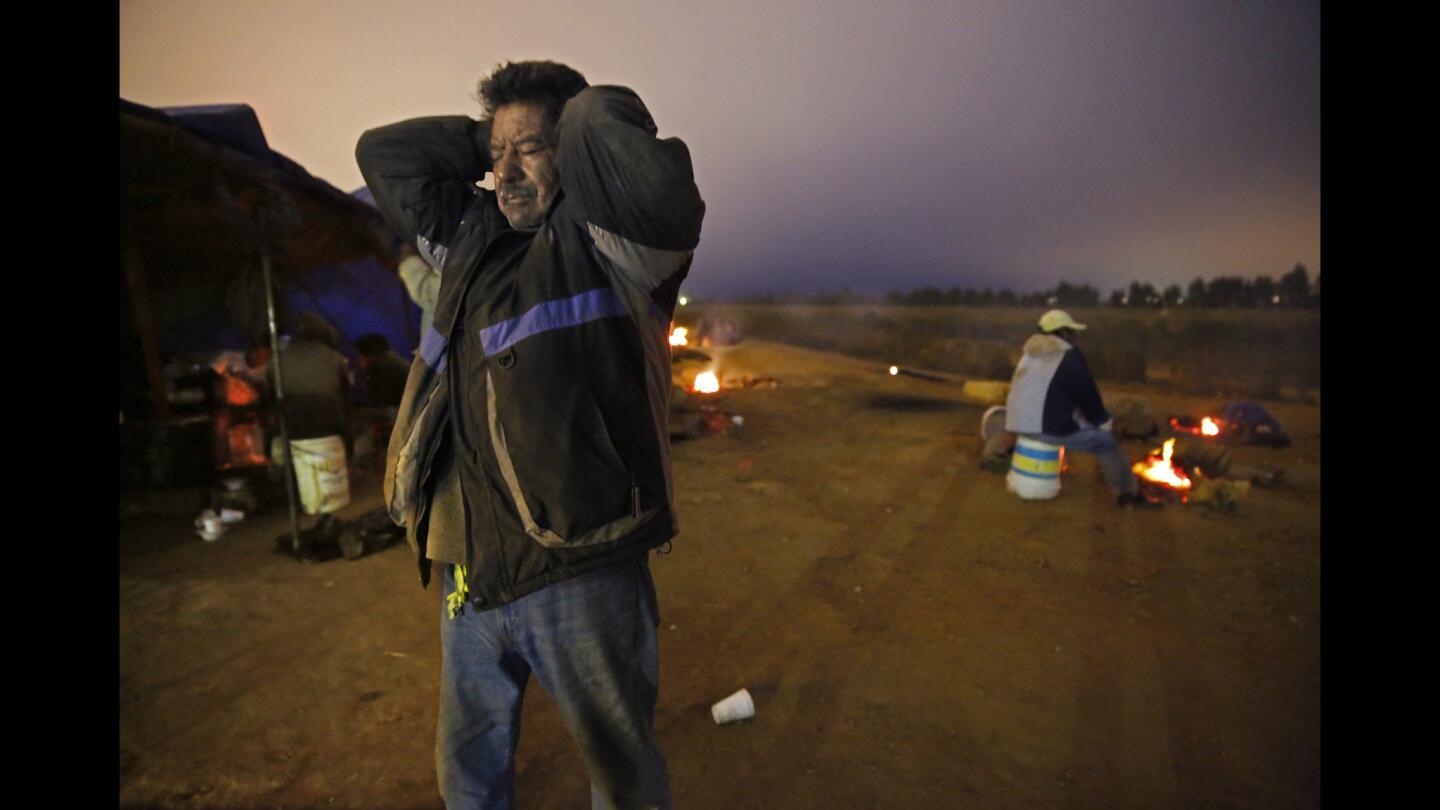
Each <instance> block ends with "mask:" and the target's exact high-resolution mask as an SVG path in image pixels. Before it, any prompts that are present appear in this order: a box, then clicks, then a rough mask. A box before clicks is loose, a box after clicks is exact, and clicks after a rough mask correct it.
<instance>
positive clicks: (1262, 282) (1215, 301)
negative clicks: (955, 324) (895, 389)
mask: <svg viewBox="0 0 1440 810" xmlns="http://www.w3.org/2000/svg"><path fill="white" fill-rule="evenodd" d="M821 297H824V298H830V297H831V296H821ZM845 297H846V296H845V295H844V294H840V295H838V296H834V298H840V299H843V298H845ZM885 301H886V303H890V304H902V305H906V306H980V307H990V306H995V307H1044V306H1050V307H1075V308H1077V309H1078V308H1084V307H1098V306H1100V291H1099V290H1097V289H1095V288H1094V287H1092V286H1090V285H1089V284H1079V285H1075V284H1071V283H1069V282H1066V281H1062V282H1060V283H1059V284H1058V285H1057V286H1055V287H1053V288H1051V289H1048V290H1040V291H1037V292H1030V293H1015V292H1013V291H1011V290H992V289H990V288H988V287H987V288H984V289H980V290H975V289H970V288H966V287H951V288H950V289H948V290H941V289H939V288H938V287H921V288H920V289H918V290H912V291H910V292H908V293H902V292H892V293H890V294H889V295H887V296H885ZM840 302H841V301H834V300H831V301H824V302H823V303H840ZM815 303H822V302H821V301H818V300H816V301H815ZM1106 303H1107V304H1109V305H1110V306H1112V307H1130V308H1146V307H1149V308H1156V309H1159V308H1164V307H1189V308H1197V309H1221V308H1231V309H1266V308H1271V309H1273V308H1283V309H1312V308H1317V307H1319V306H1320V276H1319V275H1318V274H1317V275H1316V276H1315V283H1314V284H1313V285H1312V284H1311V283H1310V274H1309V272H1308V271H1306V269H1305V265H1303V264H1297V265H1295V269H1293V270H1291V271H1290V272H1288V273H1286V274H1285V275H1283V276H1281V277H1280V280H1279V281H1276V280H1274V279H1272V278H1270V277H1269V276H1256V277H1255V278H1254V279H1252V280H1246V279H1245V278H1242V277H1240V276H1217V277H1215V278H1212V279H1210V280H1209V281H1206V280H1205V279H1203V278H1197V279H1195V280H1194V281H1192V282H1190V284H1189V286H1188V287H1186V288H1185V289H1183V290H1182V289H1181V288H1180V285H1178V284H1171V285H1170V286H1168V287H1166V288H1165V289H1163V290H1157V289H1155V286H1154V285H1152V284H1149V283H1142V282H1139V281H1132V282H1130V286H1128V287H1124V288H1121V289H1118V290H1114V291H1112V292H1111V293H1110V296H1109V298H1107V299H1106Z"/></svg>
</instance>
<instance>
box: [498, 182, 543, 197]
mask: <svg viewBox="0 0 1440 810" xmlns="http://www.w3.org/2000/svg"><path fill="white" fill-rule="evenodd" d="M495 192H496V193H497V194H498V195H500V196H501V197H504V198H507V199H516V198H519V199H534V198H535V197H536V196H537V195H538V194H539V189H537V188H535V187H534V186H531V185H522V184H519V183H514V184H508V183H507V184H506V185H503V186H500V187H499V188H497V189H495Z"/></svg>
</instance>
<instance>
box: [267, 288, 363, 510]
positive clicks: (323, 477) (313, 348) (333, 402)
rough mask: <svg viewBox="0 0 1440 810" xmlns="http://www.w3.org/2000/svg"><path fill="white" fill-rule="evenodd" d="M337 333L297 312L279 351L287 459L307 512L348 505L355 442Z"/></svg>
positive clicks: (346, 372)
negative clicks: (291, 330) (288, 338)
mask: <svg viewBox="0 0 1440 810" xmlns="http://www.w3.org/2000/svg"><path fill="white" fill-rule="evenodd" d="M338 343H339V334H338V333H337V332H336V331H335V327H333V326H331V325H330V324H329V322H327V321H326V320H325V319H324V318H322V317H320V316H319V315H316V314H314V313H312V312H301V313H300V314H299V317H298V318H297V319H296V326H295V330H294V337H293V339H292V340H291V341H290V343H289V344H288V345H286V346H284V347H282V348H281V350H280V366H281V375H282V377H281V378H282V381H283V384H284V398H285V420H286V426H287V429H288V431H289V436H290V450H291V453H290V454H289V457H290V458H291V459H293V464H294V467H295V479H296V487H297V488H298V489H299V491H300V493H299V494H300V501H301V503H302V505H303V506H304V508H305V513H306V514H310V515H314V514H324V513H329V512H335V511H338V510H340V509H343V508H345V507H346V506H347V505H349V503H350V486H349V476H348V471H347V459H348V457H349V456H350V454H351V452H352V446H353V441H354V436H353V428H352V424H353V420H354V411H353V405H352V404H351V400H350V397H351V387H352V382H351V377H350V365H349V363H348V362H347V361H346V360H345V356H344V355H342V354H340V352H338V351H336V349H335V347H336V345H338Z"/></svg>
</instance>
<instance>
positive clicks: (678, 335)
mask: <svg viewBox="0 0 1440 810" xmlns="http://www.w3.org/2000/svg"><path fill="white" fill-rule="evenodd" d="M689 331H690V330H688V329H686V328H685V327H683V326H677V327H675V328H673V329H671V330H670V345H671V346H685V345H687V344H688V343H689V342H690V341H689V339H687V338H686V337H685V335H686V334H687V333H688V332H689Z"/></svg>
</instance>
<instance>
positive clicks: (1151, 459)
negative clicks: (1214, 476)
mask: <svg viewBox="0 0 1440 810" xmlns="http://www.w3.org/2000/svg"><path fill="white" fill-rule="evenodd" d="M1174 452H1175V440H1174V439H1166V440H1165V446H1164V447H1163V448H1161V449H1160V450H1159V451H1158V452H1151V453H1150V455H1148V456H1146V457H1145V459H1144V460H1143V461H1137V462H1135V466H1134V467H1133V468H1132V469H1133V470H1134V472H1135V475H1136V477H1138V478H1139V479H1140V482H1141V484H1142V486H1146V487H1148V488H1150V489H1152V490H1159V491H1160V492H1161V493H1167V494H1168V493H1175V494H1179V495H1180V499H1181V500H1182V501H1184V500H1185V495H1186V493H1188V492H1189V491H1190V485H1191V483H1190V476H1189V475H1186V474H1185V471H1184V470H1182V469H1180V468H1178V467H1176V466H1175V465H1173V464H1171V463H1170V457H1171V455H1172V454H1173V453H1174Z"/></svg>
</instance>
